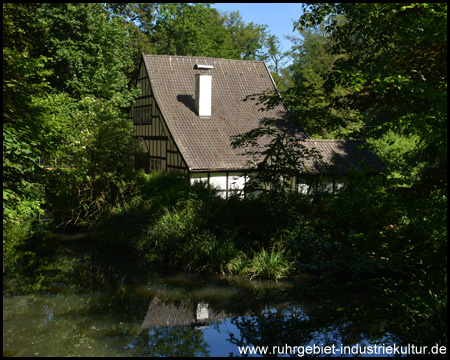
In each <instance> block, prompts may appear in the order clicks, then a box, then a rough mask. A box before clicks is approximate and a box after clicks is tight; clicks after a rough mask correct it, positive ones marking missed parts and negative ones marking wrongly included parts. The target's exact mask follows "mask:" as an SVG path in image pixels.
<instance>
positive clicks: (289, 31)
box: [211, 3, 302, 51]
mask: <svg viewBox="0 0 450 360" xmlns="http://www.w3.org/2000/svg"><path fill="white" fill-rule="evenodd" d="M211 7H212V8H216V9H218V10H221V11H227V12H231V11H236V10H239V14H240V15H241V17H242V20H243V21H244V22H245V23H247V24H248V23H250V22H253V23H255V24H258V25H264V24H265V25H268V28H267V29H266V31H268V32H269V33H270V34H271V35H276V36H278V38H279V40H280V43H281V50H282V51H287V50H289V49H290V48H291V45H292V44H291V42H290V41H289V40H287V39H285V38H284V35H296V36H298V35H299V33H298V31H297V32H293V28H294V24H293V23H294V21H296V20H298V19H299V18H300V16H301V14H302V4H301V3H214V4H212V5H211Z"/></svg>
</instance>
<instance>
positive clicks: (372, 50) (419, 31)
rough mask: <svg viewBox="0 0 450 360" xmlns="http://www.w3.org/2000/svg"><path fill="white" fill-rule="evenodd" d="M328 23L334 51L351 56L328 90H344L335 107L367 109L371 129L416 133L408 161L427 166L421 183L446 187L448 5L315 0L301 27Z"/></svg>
mask: <svg viewBox="0 0 450 360" xmlns="http://www.w3.org/2000/svg"><path fill="white" fill-rule="evenodd" d="M339 16H341V17H342V16H344V17H345V21H341V20H338V17H339ZM323 21H325V22H326V24H327V26H326V30H327V32H329V33H330V34H331V37H332V39H333V42H334V43H333V47H332V53H334V54H344V55H345V56H343V57H341V58H339V59H338V60H337V61H336V62H335V64H334V68H333V70H332V71H331V73H330V74H329V75H328V77H327V81H326V84H325V87H326V88H327V90H328V92H331V91H332V89H334V88H335V87H336V86H342V87H344V88H345V89H346V93H344V94H341V95H340V96H336V97H335V98H334V101H333V106H334V107H335V108H345V109H357V110H358V111H361V112H363V113H365V114H368V115H369V116H367V117H366V119H365V122H366V126H368V127H366V129H374V128H375V129H377V130H379V131H382V132H386V131H388V130H389V129H394V130H397V131H398V132H404V133H406V135H408V134H415V135H418V136H419V137H420V139H421V140H420V142H419V144H418V146H417V149H416V152H415V155H414V158H413V159H411V160H413V161H410V165H411V166H414V165H417V164H419V163H427V164H428V166H427V167H426V169H425V168H423V171H422V172H421V174H420V176H419V177H418V178H417V179H416V182H417V181H424V182H425V183H427V184H428V185H427V187H430V186H431V187H433V186H438V187H441V188H442V187H445V184H446V180H445V178H446V171H447V170H446V166H447V165H446V164H447V155H446V154H447V126H446V118H447V117H446V113H447V45H446V41H447V5H446V4H443V3H442V4H428V3H421V4H392V3H382V4H381V3H380V4H372V3H371V4H350V3H348V4H347V3H340V4H315V5H309V6H306V7H305V13H304V15H302V17H301V18H300V19H299V21H297V22H296V23H295V26H296V27H297V28H299V29H304V28H307V27H310V26H316V25H317V24H319V23H321V22H323ZM374 108H377V109H383V108H388V109H389V113H390V114H389V115H390V116H388V117H386V116H384V117H383V116H381V115H383V112H378V115H380V116H373V115H374V113H375V112H374V111H373V110H374Z"/></svg>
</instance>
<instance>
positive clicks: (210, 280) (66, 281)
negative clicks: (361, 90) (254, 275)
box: [3, 235, 395, 357]
mask: <svg viewBox="0 0 450 360" xmlns="http://www.w3.org/2000/svg"><path fill="white" fill-rule="evenodd" d="M50 240H51V242H50V243H49V244H50V245H49V247H48V248H47V250H46V254H47V257H46V258H42V259H43V260H41V261H42V266H41V265H40V267H39V268H37V269H36V271H37V272H38V273H39V274H40V276H43V279H44V282H43V285H45V286H46V291H45V292H43V291H40V292H35V293H34V294H29V295H21V296H11V295H5V294H4V296H3V356H39V357H41V356H102V357H112V356H177V357H178V356H229V355H233V356H240V355H242V354H241V352H240V346H268V347H269V348H268V349H267V350H268V352H269V353H270V352H271V351H272V350H273V347H274V346H277V348H276V350H277V353H275V354H273V353H272V355H283V354H285V355H286V352H287V351H286V347H284V346H285V345H286V344H288V345H289V346H291V347H294V346H303V347H305V346H314V345H316V346H320V347H322V349H324V348H325V347H326V346H329V347H331V346H333V345H334V346H336V349H337V350H339V346H340V344H344V345H355V344H358V345H364V344H366V345H374V344H389V343H391V342H395V338H394V337H392V336H390V335H389V333H387V330H385V328H384V326H383V321H385V320H383V319H381V320H382V321H381V322H380V321H375V322H373V323H372V320H370V321H367V320H365V321H363V322H360V323H355V322H352V321H350V320H349V319H348V318H345V316H344V317H342V316H336V315H337V314H335V313H334V312H329V311H328V312H327V311H323V309H326V306H325V305H326V304H327V302H328V303H329V302H330V300H329V299H327V298H320V297H316V298H315V299H311V298H309V297H308V296H302V292H301V291H299V287H298V280H297V282H296V281H294V280H293V281H286V282H273V281H249V280H248V279H245V278H242V277H238V276H205V275H199V274H186V273H176V272H175V273H173V272H172V273H168V271H167V270H165V271H151V272H150V274H147V273H146V274H144V273H143V272H142V270H138V271H136V270H133V269H134V266H132V264H130V261H129V260H127V259H126V258H124V259H117V256H112V257H110V258H108V256H106V255H105V254H104V253H102V254H100V255H99V254H97V255H95V252H92V251H87V252H86V249H88V246H87V245H88V244H89V241H90V239H89V238H86V237H80V236H66V237H65V236H62V235H58V237H55V238H52V239H50ZM108 259H109V260H108ZM4 281H5V279H4ZM4 284H5V282H4ZM296 286H297V287H296ZM293 290H294V291H293ZM352 306H353V305H352ZM352 306H351V307H352ZM356 306H359V305H358V301H357V302H355V307H356ZM376 317H377V316H375V318H376ZM290 350H291V351H292V350H294V349H293V348H291V349H290ZM287 355H289V354H287ZM330 355H333V354H330ZM334 355H336V356H339V355H340V354H339V353H338V352H336V353H334ZM350 355H351V354H350Z"/></svg>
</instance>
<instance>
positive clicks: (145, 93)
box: [130, 61, 188, 174]
mask: <svg viewBox="0 0 450 360" xmlns="http://www.w3.org/2000/svg"><path fill="white" fill-rule="evenodd" d="M137 86H138V87H139V88H140V89H141V95H140V96H139V97H138V98H137V99H136V101H135V102H134V104H133V105H132V107H131V112H130V117H131V119H132V120H133V124H134V134H135V136H136V137H138V138H139V139H140V141H141V145H142V149H143V151H144V155H143V156H142V157H139V158H137V159H136V166H137V167H139V168H144V169H145V170H146V171H149V170H157V171H174V172H182V173H185V174H187V173H188V166H187V164H186V162H185V161H184V160H183V157H182V156H181V153H180V151H179V150H178V147H177V145H176V143H175V140H174V139H173V137H172V136H171V134H170V132H169V129H168V128H167V124H166V122H165V121H164V118H163V116H162V114H161V110H160V108H159V106H158V104H157V102H156V99H155V96H154V92H153V90H152V87H151V85H150V80H149V76H148V73H147V69H146V66H145V62H144V61H141V65H140V69H139V76H138V79H137Z"/></svg>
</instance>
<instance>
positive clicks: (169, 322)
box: [141, 297, 251, 329]
mask: <svg viewBox="0 0 450 360" xmlns="http://www.w3.org/2000/svg"><path fill="white" fill-rule="evenodd" d="M250 315H251V313H250V312H246V313H243V314H235V313H230V312H227V311H225V310H215V309H213V308H212V307H211V306H210V304H208V303H207V302H204V301H192V300H189V301H187V300H181V301H179V302H176V303H174V302H169V301H167V302H166V301H164V300H162V299H161V298H159V297H154V298H153V299H152V300H151V301H150V304H149V306H148V310H147V314H146V315H145V318H144V320H143V322H142V324H141V329H149V328H153V327H156V326H181V325H196V326H201V325H205V324H206V323H208V322H211V321H218V320H221V319H226V318H233V317H239V316H250Z"/></svg>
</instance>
